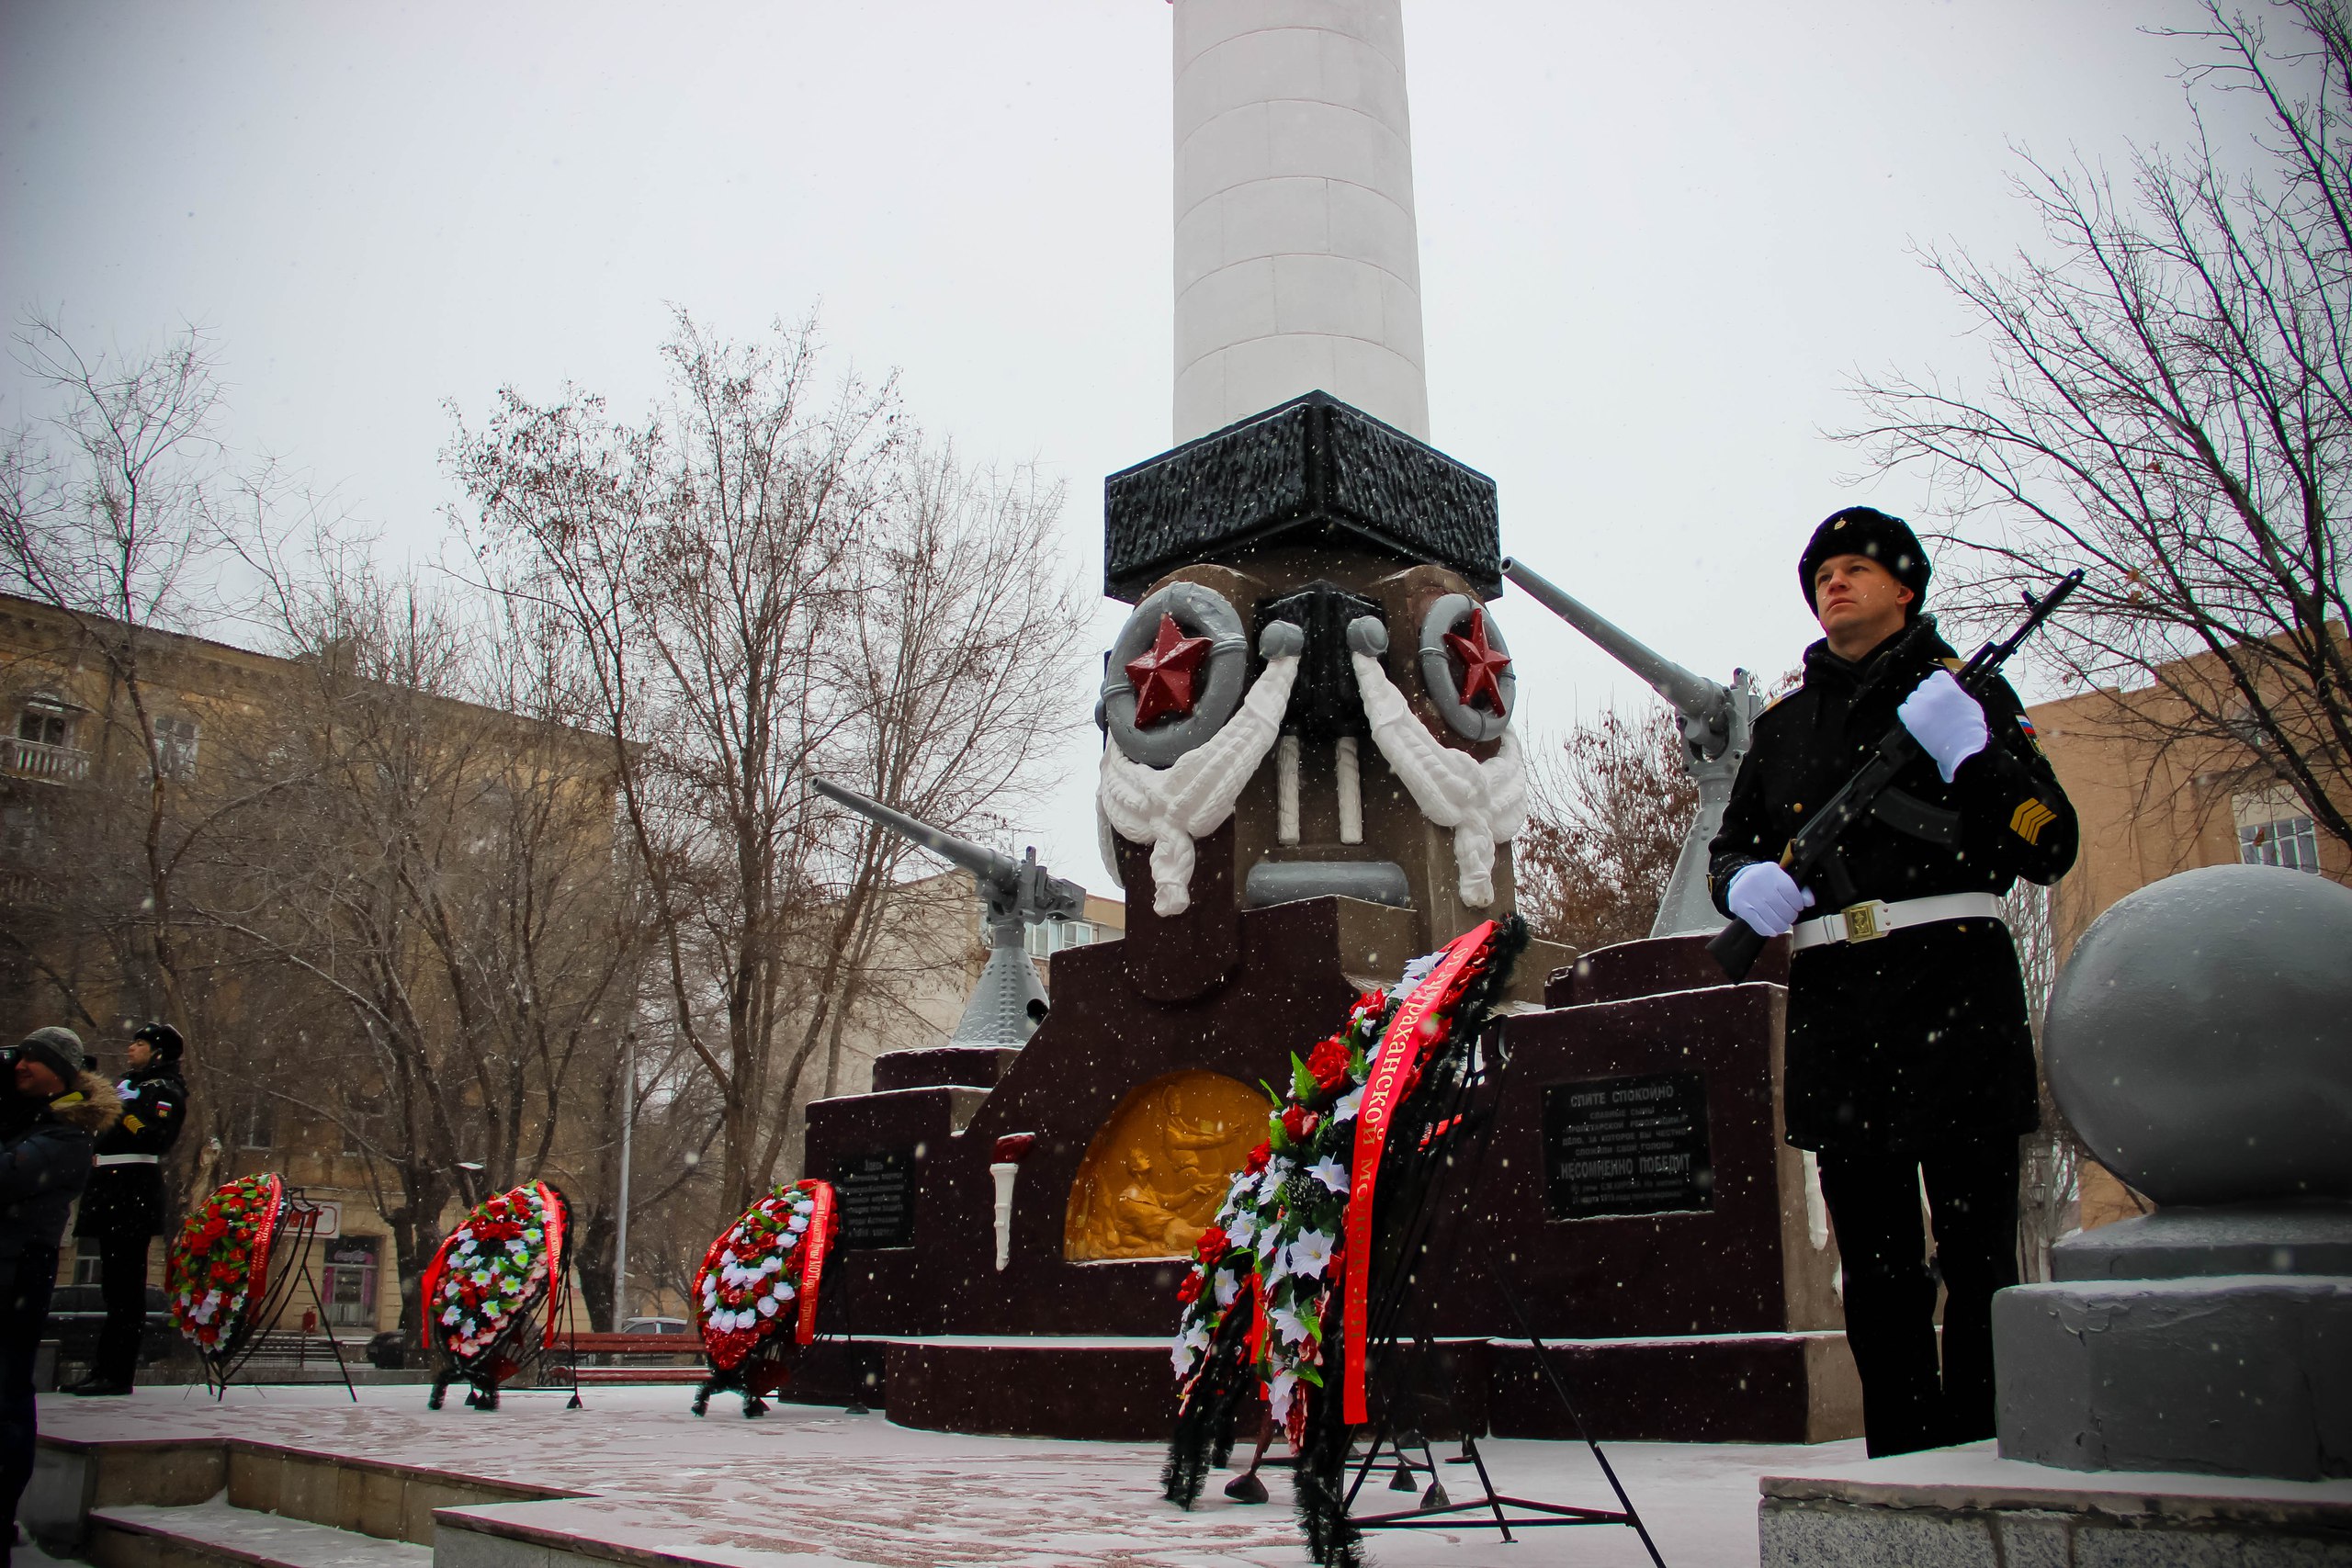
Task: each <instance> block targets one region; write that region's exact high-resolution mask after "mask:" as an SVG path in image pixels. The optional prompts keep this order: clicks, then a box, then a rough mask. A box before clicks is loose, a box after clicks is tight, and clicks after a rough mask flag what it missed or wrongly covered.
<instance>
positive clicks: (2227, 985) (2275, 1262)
mask: <svg viewBox="0 0 2352 1568" xmlns="http://www.w3.org/2000/svg"><path fill="white" fill-rule="evenodd" d="M2042 1044H2043V1054H2044V1060H2045V1062H2046V1065H2047V1066H2048V1070H2049V1074H2050V1082H2051V1089H2052V1093H2053V1094H2054V1095H2055V1096H2056V1098H2057V1100H2058V1104H2059V1107H2060V1109H2061V1110H2063V1111H2064V1112H2065V1113H2066V1116H2067V1119H2068V1120H2069V1121H2070V1122H2072V1123H2073V1124H2074V1126H2075V1130H2076V1131H2077V1132H2078V1133H2080V1134H2082V1137H2083V1140H2084V1142H2086V1144H2088V1145H2090V1147H2091V1149H2092V1151H2093V1152H2094V1153H2095V1154H2097V1155H2098V1157H2099V1159H2100V1161H2101V1162H2102V1163H2104V1164H2106V1165H2107V1166H2108V1167H2109V1168H2111V1169H2113V1170H2114V1171H2115V1172H2116V1173H2117V1174H2118V1175H2120V1176H2121V1177H2122V1178H2123V1179H2126V1180H2128V1181H2130V1182H2131V1184H2132V1185H2133V1186H2134V1187H2136V1188H2138V1189H2139V1190H2141V1191H2143V1192H2144V1193H2146V1194H2148V1195H2149V1196H2150V1197H2152V1198H2154V1199H2155V1200H2156V1201H2157V1202H2158V1203H2159V1204H2160V1205H2161V1206H2160V1207H2159V1208H2158V1209H2157V1210H2156V1212H2155V1213H2152V1214H2147V1215H2143V1216H2142V1217H2141V1218H2139V1219H2135V1220H2127V1221H2124V1222H2122V1223H2121V1224H2111V1225H2105V1226H2102V1227H2100V1228H2099V1229H2098V1230H2094V1231H2086V1232H2083V1233H2080V1234H2078V1235H2073V1236H2070V1237H2068V1238H2066V1239H2065V1240H2064V1241H2061V1242H2060V1243H2059V1244H2058V1245H2057V1246H2056V1247H2052V1249H2051V1272H2052V1276H2053V1278H2052V1280H2050V1282H2048V1283H2046V1284H2036V1285H2023V1286H2018V1287H2017V1288H2014V1289H2011V1290H2007V1291H2003V1292H2000V1293H1999V1294H1998V1295H1996V1296H1995V1297H1994V1299H1993V1340H1994V1360H1995V1365H1996V1376H1997V1379H1998V1383H1999V1395H1998V1406H1999V1408H1998V1425H1999V1430H2000V1451H2001V1454H2002V1456H2003V1457H2005V1458H2008V1459H2020V1460H2028V1461H2034V1462H2037V1463H2041V1464H2048V1465H2057V1466H2062V1467H2064V1468H2067V1469H2071V1470H2116V1471H2190V1472H2206V1473H2215V1474H2222V1475H2238V1476H2274V1477H2280V1478H2287V1479H2292V1480H2300V1481H2319V1480H2324V1479H2329V1478H2335V1477H2343V1476H2352V1420H2347V1419H2346V1412H2347V1411H2352V1201H2347V1200H2352V889H2347V888H2345V887H2342V886H2337V885H2335V883H2332V882H2328V881H2325V880H2324V879H2323V878H2321V877H2318V876H2314V875H2312V874H2309V873H2305V872H2299V871H2290V870H2283V869H2280V868H2277V867H2265V866H2213V867H2209V868H2207V869H2204V870H2200V871H2191V872H2184V873H2182V874H2179V875H2177V876H2172V877H2167V878H2165V880H2164V881H2162V882H2159V883H2156V884H2154V885H2153V886H2148V887H2143V888H2142V889H2141V890H2140V891H2138V892H2136V893H2134V894H2132V895H2131V896H2130V897H2127V898H2125V899H2123V900H2122V901H2121V902H2120V903H2118V904H2117V905H2116V906H2115V907H2114V908H2111V909H2109V911H2108V912H2107V913H2106V914H2104V915H2102V916H2101V917H2100V918H2099V919H2098V921H2097V922H2096V923H2095V924H2093V926H2092V927H2091V929H2090V930H2089V931H2087V932H2086V933H2085V934H2084V936H2083V939H2082V940H2081V942H2078V943H2076V945H2075V951H2074V953H2073V954H2072V955H2071V956H2070V957H2069V958H2068V960H2067V964H2066V968H2065V971H2064V974H2062V975H2061V976H2059V980H2058V985H2057V987H2056V989H2055V991H2054V992H2053V993H2052V997H2051V1002H2050V1011H2049V1016H2048V1020H2047V1026H2046V1028H2045V1030H2044V1034H2043V1041H2042Z"/></svg>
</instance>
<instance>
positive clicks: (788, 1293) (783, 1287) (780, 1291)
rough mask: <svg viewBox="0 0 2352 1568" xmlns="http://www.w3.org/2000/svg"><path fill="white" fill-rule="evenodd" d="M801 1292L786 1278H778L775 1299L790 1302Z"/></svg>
mask: <svg viewBox="0 0 2352 1568" xmlns="http://www.w3.org/2000/svg"><path fill="white" fill-rule="evenodd" d="M799 1293H800V1292H797V1291H796V1290H794V1289H793V1288H792V1286H791V1284H790V1283H789V1282H788V1281H786V1280H777V1281H776V1282H775V1299H776V1300H778V1301H780V1302H788V1301H790V1300H791V1299H792V1298H793V1297H795V1296H797V1295H798V1294H799Z"/></svg>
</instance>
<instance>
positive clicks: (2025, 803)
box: [2009, 795, 2058, 845]
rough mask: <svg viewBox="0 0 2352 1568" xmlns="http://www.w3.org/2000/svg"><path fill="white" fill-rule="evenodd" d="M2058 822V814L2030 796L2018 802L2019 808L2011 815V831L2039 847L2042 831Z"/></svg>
mask: <svg viewBox="0 0 2352 1568" xmlns="http://www.w3.org/2000/svg"><path fill="white" fill-rule="evenodd" d="M2057 820H2058V814H2057V813H2056V812H2055V811H2052V810H2051V809H2050V807H2046V806H2044V805H2042V804H2041V801H2040V800H2039V799H2037V798H2036V797H2034V796H2032V795H2028V796H2027V797H2026V798H2025V799H2023V800H2021V801H2019V802H2018V808H2017V809H2016V810H2015V811H2012V812H2010V813H2009V831H2011V832H2012V833H2015V834H2016V835H2017V836H2018V838H2020V839H2023V840H2025V841H2026V842H2027V843H2029V844H2035V845H2039V844H2040V843H2041V830H2042V829H2044V828H2047V827H2049V826H2050V824H2052V822H2055V821H2057Z"/></svg>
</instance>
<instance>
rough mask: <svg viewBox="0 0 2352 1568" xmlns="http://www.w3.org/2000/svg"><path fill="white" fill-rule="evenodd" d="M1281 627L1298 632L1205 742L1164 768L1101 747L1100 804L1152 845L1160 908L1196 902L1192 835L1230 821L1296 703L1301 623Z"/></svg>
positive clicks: (1125, 832) (1175, 910)
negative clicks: (1294, 691)
mask: <svg viewBox="0 0 2352 1568" xmlns="http://www.w3.org/2000/svg"><path fill="white" fill-rule="evenodd" d="M1277 630H1281V631H1285V632H1289V633H1292V634H1294V636H1293V637H1292V638H1288V639H1284V638H1275V637H1270V638H1269V639H1268V640H1269V641H1270V642H1272V643H1274V644H1275V645H1276V646H1285V647H1287V648H1288V649H1289V651H1287V652H1285V653H1283V654H1282V655H1281V656H1280V657H1277V658H1270V659H1268V660H1266V668H1265V670H1264V671H1262V672H1261V674H1260V675H1259V677H1258V679H1257V681H1256V682H1254V683H1253V684H1252V685H1251V686H1250V694H1249V695H1248V696H1246V697H1244V698H1242V699H1241V706H1240V708H1239V709H1238V710H1237V711H1236V712H1235V714H1234V716H1233V717H1232V718H1231V719H1229V720H1227V723H1226V726H1225V728H1223V729H1220V730H1218V731H1217V732H1216V734H1215V735H1213V736H1211V737H1210V738H1209V739H1208V740H1207V741H1206V742H1205V743H1204V744H1203V745H1201V746H1199V747H1197V748H1196V749H1194V750H1190V751H1187V752H1185V753H1184V754H1183V755H1182V757H1179V758H1177V759H1176V761H1174V762H1172V763H1170V765H1169V766H1167V767H1165V768H1152V767H1147V766H1145V765H1144V764H1143V763H1141V762H1138V761H1135V760H1134V759H1133V758H1131V757H1129V756H1128V755H1127V754H1126V753H1125V751H1122V750H1119V746H1118V743H1117V742H1116V741H1115V740H1114V741H1112V742H1110V743H1108V744H1106V745H1105V746H1104V747H1103V778H1102V782H1101V784H1098V785H1097V786H1096V789H1095V795H1094V803H1095V805H1096V807H1098V808H1099V809H1100V810H1101V811H1102V813H1103V819H1104V820H1105V821H1106V822H1108V823H1109V824H1110V825H1111V826H1112V827H1113V828H1115V829H1118V832H1119V836H1120V837H1121V838H1123V839H1125V840H1127V841H1128V842H1130V843H1136V844H1149V845H1150V846H1151V886H1152V894H1151V908H1152V912H1153V913H1155V914H1158V915H1160V916H1162V917H1166V916H1170V915H1181V914H1182V913H1183V912H1184V911H1185V910H1186V909H1189V908H1192V907H1193V889H1192V882H1193V840H1195V839H1199V838H1202V837H1204V836H1205V835H1207V834H1210V833H1214V832H1216V830H1217V829H1219V828H1221V827H1223V826H1225V820H1226V818H1228V817H1230V816H1232V815H1233V803H1234V802H1235V801H1236V800H1238V799H1239V798H1240V796H1241V790H1242V786H1243V785H1245V784H1248V783H1249V782H1250V777H1251V775H1253V774H1255V773H1257V771H1258V767H1259V764H1260V763H1261V762H1263V761H1265V760H1266V753H1267V752H1268V751H1270V750H1272V749H1273V745H1274V739H1275V737H1276V736H1277V734H1279V733H1280V731H1281V728H1282V722H1283V710H1284V709H1285V708H1287V707H1289V706H1290V689H1291V684H1292V682H1295V681H1296V680H1297V679H1298V646H1297V643H1296V640H1295V633H1296V631H1297V628H1296V627H1295V626H1291V625H1290V624H1289V623H1288V622H1284V621H1276V622H1274V623H1273V624H1272V626H1268V627H1267V631H1268V632H1269V633H1272V632H1275V631H1277Z"/></svg>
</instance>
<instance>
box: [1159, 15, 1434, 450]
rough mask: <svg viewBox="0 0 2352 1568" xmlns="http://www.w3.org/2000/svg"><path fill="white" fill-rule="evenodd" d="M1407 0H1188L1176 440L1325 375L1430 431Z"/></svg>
mask: <svg viewBox="0 0 2352 1568" xmlns="http://www.w3.org/2000/svg"><path fill="white" fill-rule="evenodd" d="M1399 4H1400V0H1175V12H1176V15H1175V28H1176V409H1175V423H1176V429H1175V436H1176V440H1177V441H1178V442H1180V443H1181V442H1185V441H1190V440H1191V439H1193V437H1194V436H1196V435H1204V434H1207V433H1208V432H1210V431H1212V430H1216V429H1217V428H1219V427H1220V426H1223V425H1227V424H1230V423H1233V422H1234V421H1236V420H1239V419H1246V418H1248V417H1249V416H1250V415H1251V414H1253V413H1257V412H1260V411H1261V410H1263V409H1266V408H1270V407H1272V405H1273V404H1275V403H1278V402H1281V401H1282V400H1284V399H1286V398H1292V397H1295V396H1297V395H1298V394H1299V393H1301V392H1308V391H1313V390H1315V389H1318V388H1319V389H1322V390H1324V391H1327V392H1329V393H1330V394H1331V395H1332V396H1334V397H1336V398H1339V399H1340V400H1344V401H1346V402H1350V403H1353V404H1354V405H1355V406H1356V407H1358V408H1360V409H1363V411H1364V412H1366V413H1369V414H1372V415H1374V416H1375V417H1377V418H1379V419H1383V420H1385V421H1387V422H1388V423H1391V424H1393V425H1396V426H1397V428H1399V429H1401V430H1405V431H1408V432H1409V433H1410V434H1414V435H1417V436H1419V437H1420V438H1421V439H1423V440H1427V439H1428V438H1429V386H1428V381H1427V378H1426V377H1425V376H1424V374H1423V372H1422V367H1421V269H1420V242H1419V236H1418V234H1417V232H1416V231H1415V228H1414V223H1413V157H1412V135H1411V127H1410V125H1409V123H1408V118H1407V114H1406V106H1405V27H1404V17H1403V16H1402V14H1401V12H1400V9H1399Z"/></svg>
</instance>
